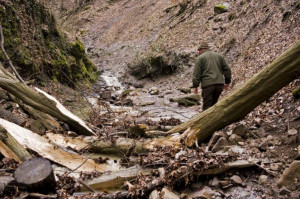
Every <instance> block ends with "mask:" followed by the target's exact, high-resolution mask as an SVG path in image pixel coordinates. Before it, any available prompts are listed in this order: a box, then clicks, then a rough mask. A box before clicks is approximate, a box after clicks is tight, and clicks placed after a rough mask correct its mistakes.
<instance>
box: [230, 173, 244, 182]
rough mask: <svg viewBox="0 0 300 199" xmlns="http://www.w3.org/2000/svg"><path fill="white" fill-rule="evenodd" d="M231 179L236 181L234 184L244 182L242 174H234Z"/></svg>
mask: <svg viewBox="0 0 300 199" xmlns="http://www.w3.org/2000/svg"><path fill="white" fill-rule="evenodd" d="M230 180H231V181H232V182H233V183H234V184H242V183H243V180H242V179H241V178H240V176H237V175H234V176H232V177H231V178H230Z"/></svg>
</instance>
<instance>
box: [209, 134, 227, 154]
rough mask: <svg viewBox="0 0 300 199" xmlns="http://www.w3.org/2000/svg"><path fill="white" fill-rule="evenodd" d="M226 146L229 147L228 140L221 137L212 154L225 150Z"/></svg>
mask: <svg viewBox="0 0 300 199" xmlns="http://www.w3.org/2000/svg"><path fill="white" fill-rule="evenodd" d="M226 145H228V142H227V140H226V138H224V137H220V139H219V140H218V141H217V143H216V144H215V145H214V146H213V148H212V150H211V151H212V152H213V153H215V152H217V151H219V150H221V149H223V148H224V147H225V146H226Z"/></svg>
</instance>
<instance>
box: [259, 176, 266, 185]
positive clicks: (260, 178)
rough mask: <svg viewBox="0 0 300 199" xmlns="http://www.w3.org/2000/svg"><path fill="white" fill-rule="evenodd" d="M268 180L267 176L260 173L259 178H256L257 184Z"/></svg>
mask: <svg viewBox="0 0 300 199" xmlns="http://www.w3.org/2000/svg"><path fill="white" fill-rule="evenodd" d="M267 180H268V176H266V175H261V176H259V179H258V184H265V183H266V182H267Z"/></svg>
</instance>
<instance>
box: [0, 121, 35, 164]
mask: <svg viewBox="0 0 300 199" xmlns="http://www.w3.org/2000/svg"><path fill="white" fill-rule="evenodd" d="M0 153H1V154H3V155H4V156H5V157H7V158H12V159H14V160H16V161H17V162H19V163H21V162H23V161H25V160H29V159H31V158H32V156H31V155H30V153H29V152H28V151H27V150H26V149H25V148H24V147H23V146H22V145H21V144H19V143H18V142H17V141H16V139H15V138H14V137H13V136H11V135H10V134H9V133H8V132H7V131H6V129H5V128H3V127H2V125H1V124H0Z"/></svg>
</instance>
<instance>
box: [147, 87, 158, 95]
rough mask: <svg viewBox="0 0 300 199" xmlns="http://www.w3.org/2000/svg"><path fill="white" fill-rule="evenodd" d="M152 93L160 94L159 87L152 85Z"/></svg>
mask: <svg viewBox="0 0 300 199" xmlns="http://www.w3.org/2000/svg"><path fill="white" fill-rule="evenodd" d="M149 93H150V95H158V93H159V90H158V88H157V87H152V88H151V89H150V92H149Z"/></svg>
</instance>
